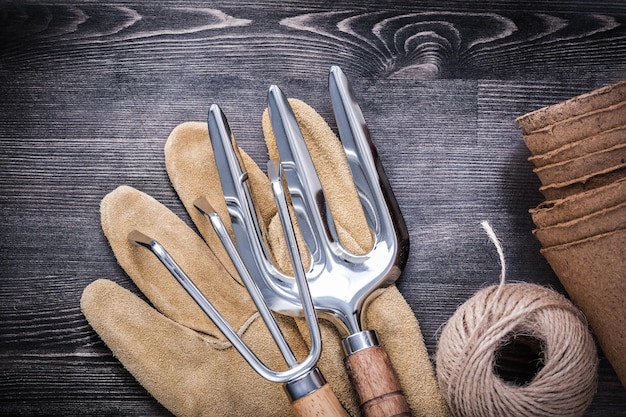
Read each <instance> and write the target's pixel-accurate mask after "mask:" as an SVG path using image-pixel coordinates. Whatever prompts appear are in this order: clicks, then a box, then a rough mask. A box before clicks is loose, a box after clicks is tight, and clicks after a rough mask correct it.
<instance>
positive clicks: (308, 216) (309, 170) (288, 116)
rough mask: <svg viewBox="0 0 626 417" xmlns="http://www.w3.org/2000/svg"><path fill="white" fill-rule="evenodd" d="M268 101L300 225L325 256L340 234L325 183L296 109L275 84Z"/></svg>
mask: <svg viewBox="0 0 626 417" xmlns="http://www.w3.org/2000/svg"><path fill="white" fill-rule="evenodd" d="M267 101H268V110H269V116H270V121H271V124H272V129H273V130H274V136H275V139H276V145H277V147H278V153H279V155H280V163H281V168H282V172H283V176H284V177H285V179H286V182H287V189H288V191H289V195H290V197H291V202H292V204H293V207H294V211H295V212H296V217H297V221H298V225H299V227H300V230H301V232H302V235H303V238H304V240H305V242H306V244H307V246H308V247H309V251H310V253H311V255H312V256H313V257H314V258H316V257H318V256H323V249H325V248H328V247H330V246H334V245H336V244H337V242H338V238H337V232H336V230H335V225H334V222H333V219H332V215H331V213H330V210H329V207H328V203H327V201H326V198H325V196H324V192H323V190H322V184H321V182H320V180H319V177H318V175H317V171H316V170H315V166H314V164H313V160H312V159H311V155H310V154H309V150H308V148H307V146H306V142H305V141H304V137H303V136H302V132H301V131H300V127H299V126H298V122H297V120H296V117H295V115H294V113H293V110H292V109H291V106H290V105H289V102H288V100H287V98H286V97H285V95H284V94H283V92H282V91H281V90H280V88H278V87H277V86H275V85H272V86H271V87H270V89H269V93H268V99H267Z"/></svg>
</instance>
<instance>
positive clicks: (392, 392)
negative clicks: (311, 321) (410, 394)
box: [344, 346, 411, 417]
mask: <svg viewBox="0 0 626 417" xmlns="http://www.w3.org/2000/svg"><path fill="white" fill-rule="evenodd" d="M344 361H345V365H346V369H347V370H348V375H349V376H350V379H351V380H352V385H353V386H354V389H355V390H356V393H357V396H358V400H359V404H360V406H361V411H362V412H363V415H365V417H391V416H408V417H410V416H411V411H410V409H409V405H408V404H407V402H406V398H404V394H403V393H402V388H401V387H400V383H399V382H398V378H397V376H396V373H395V371H394V369H393V365H392V364H391V361H390V360H389V356H387V352H385V350H384V349H383V348H382V347H380V346H372V347H368V348H366V349H362V350H359V351H357V352H355V353H353V354H351V355H349V356H346V358H345V359H344Z"/></svg>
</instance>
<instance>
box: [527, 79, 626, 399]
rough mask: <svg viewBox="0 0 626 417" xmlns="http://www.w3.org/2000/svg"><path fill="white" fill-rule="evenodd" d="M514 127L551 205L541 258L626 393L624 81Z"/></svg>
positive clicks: (538, 211) (540, 213)
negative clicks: (580, 314)
mask: <svg viewBox="0 0 626 417" xmlns="http://www.w3.org/2000/svg"><path fill="white" fill-rule="evenodd" d="M517 123H518V125H519V126H520V128H521V129H522V133H523V137H524V142H525V143H526V146H527V147H528V149H529V150H530V151H531V153H532V156H531V157H530V158H529V160H530V161H532V162H533V164H534V165H535V169H534V172H535V173H536V174H537V176H538V177H539V179H540V181H541V184H542V186H541V188H540V191H541V193H542V194H543V195H544V197H545V198H546V201H545V202H543V203H542V204H540V205H539V206H538V207H537V208H534V209H532V210H531V211H530V212H531V215H532V218H533V221H534V223H535V225H536V229H535V230H534V231H533V233H534V234H535V236H536V237H537V239H538V240H539V241H540V242H541V245H542V249H541V253H542V254H543V255H544V256H545V258H546V259H547V260H548V262H549V263H550V266H551V267H552V269H553V270H554V272H555V273H556V275H557V276H558V277H559V280H560V281H561V283H562V284H563V286H564V288H565V290H566V291H567V292H568V294H569V296H570V297H571V298H572V300H573V301H574V302H575V303H576V304H577V305H578V306H579V307H580V308H581V310H582V311H583V312H584V313H585V315H586V316H587V319H588V321H589V325H590V327H591V329H592V331H593V332H594V334H595V335H596V337H597V339H598V343H599V345H600V347H601V348H602V350H603V352H604V354H605V356H606V357H607V358H608V360H609V361H610V362H611V364H612V365H613V368H614V369H615V371H616V372H617V375H618V377H619V378H620V381H621V382H622V384H623V385H624V386H625V387H626V80H625V81H622V82H619V83H617V84H613V85H610V86H607V87H603V88H600V89H598V90H595V91H592V92H590V93H587V94H584V95H581V96H578V97H575V98H572V99H570V100H567V101H564V102H562V103H559V104H556V105H554V106H549V107H545V108H543V109H540V110H537V111H534V112H532V113H529V114H526V115H524V116H522V117H519V118H518V119H517Z"/></svg>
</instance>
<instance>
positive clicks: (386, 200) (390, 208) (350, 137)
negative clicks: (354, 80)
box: [328, 66, 409, 266]
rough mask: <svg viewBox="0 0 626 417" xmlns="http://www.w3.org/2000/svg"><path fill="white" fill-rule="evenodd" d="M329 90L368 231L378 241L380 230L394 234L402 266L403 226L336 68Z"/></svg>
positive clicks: (356, 109) (344, 80)
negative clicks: (399, 249)
mask: <svg viewBox="0 0 626 417" xmlns="http://www.w3.org/2000/svg"><path fill="white" fill-rule="evenodd" d="M328 89H329V92H330V97H331V102H332V105H333V111H334V113H335V120H336V122H337V129H338V130H339V136H340V139H341V143H342V145H343V147H344V149H345V150H346V156H347V158H348V164H349V165H350V170H351V171H352V177H353V178H354V182H355V184H356V187H357V190H358V192H359V196H360V197H361V203H362V205H363V208H364V210H365V213H366V217H367V219H368V222H370V228H371V229H372V230H373V232H374V234H375V236H376V237H377V238H380V236H381V233H383V230H389V229H392V230H395V233H396V238H397V240H398V242H399V243H400V247H401V248H402V249H403V250H401V251H400V254H399V258H400V259H399V261H400V263H401V264H402V266H404V263H405V262H406V257H407V254H408V251H409V250H408V246H409V235H408V231H407V228H406V223H405V222H404V217H403V216H402V212H401V211H400V206H399V204H398V201H397V200H396V197H395V196H394V194H393V191H392V189H391V185H390V183H389V179H388V178H387V175H386V174H385V170H384V169H383V165H382V163H381V161H380V158H379V156H378V151H377V150H376V147H375V146H374V142H373V141H372V139H371V136H370V132H369V129H368V127H367V123H366V122H365V118H364V117H363V113H362V112H361V108H360V107H359V105H358V103H357V101H356V98H355V97H354V94H353V92H352V89H351V88H350V84H349V82H348V79H347V78H346V76H345V74H344V73H343V71H342V70H341V68H339V67H338V66H333V67H331V70H330V75H329V80H328ZM382 223H385V224H382Z"/></svg>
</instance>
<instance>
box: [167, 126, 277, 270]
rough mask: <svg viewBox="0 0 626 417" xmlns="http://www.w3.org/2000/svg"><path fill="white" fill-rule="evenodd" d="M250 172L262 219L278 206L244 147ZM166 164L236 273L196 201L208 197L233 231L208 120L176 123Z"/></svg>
mask: <svg viewBox="0 0 626 417" xmlns="http://www.w3.org/2000/svg"><path fill="white" fill-rule="evenodd" d="M239 151H240V154H241V157H242V159H243V162H244V165H245V168H246V170H247V172H248V181H249V188H250V190H251V193H252V198H253V199H254V202H255V207H256V209H257V212H258V213H259V214H260V216H261V219H262V221H268V222H269V219H271V218H273V217H274V216H275V215H276V206H275V204H274V198H273V195H272V191H271V187H270V184H269V180H268V178H267V177H266V176H265V175H264V174H263V172H262V171H261V169H260V168H259V167H258V166H257V165H256V163H255V162H254V161H253V160H252V158H250V157H249V156H248V154H246V153H245V152H244V151H243V150H242V149H240V150H239ZM165 166H166V169H167V173H168V175H169V178H170V182H171V183H172V185H173V186H174V189H175V190H176V193H177V194H178V196H179V198H180V200H181V201H182V203H183V205H184V206H185V208H186V209H187V212H188V213H189V215H190V217H191V219H192V221H193V222H194V224H195V225H196V227H197V228H198V231H199V232H200V234H201V235H202V236H203V237H204V239H205V240H206V242H207V244H208V245H209V247H210V248H211V249H212V250H213V251H214V252H215V253H216V255H217V256H218V258H219V259H220V260H221V261H222V263H223V264H225V265H227V268H229V271H230V273H231V275H232V276H237V273H236V271H235V269H234V267H233V266H232V263H231V261H230V258H229V257H228V255H227V254H226V252H225V251H224V249H223V247H222V244H221V242H220V240H219V238H218V237H217V235H216V234H215V232H214V231H213V228H212V227H211V225H210V223H209V222H208V221H207V220H206V218H204V215H203V214H202V213H200V212H199V211H198V210H197V209H196V208H195V207H194V205H193V202H194V201H195V200H196V199H197V198H199V197H206V198H207V199H208V200H209V203H211V205H212V206H213V208H214V209H215V210H216V211H217V213H218V214H219V216H220V217H221V218H222V221H223V222H224V224H225V225H226V227H227V229H228V230H229V231H230V232H231V235H232V228H231V221H230V215H229V214H228V209H227V208H226V202H225V200H224V193H223V192H222V186H221V184H220V179H219V174H218V171H217V165H216V163H215V157H214V156H213V148H212V147H211V142H210V140H209V134H208V128H207V124H206V123H198V122H187V123H183V124H181V125H179V126H177V127H176V128H175V129H174V130H173V131H172V133H171V134H170V136H169V138H168V140H167V143H166V145H165Z"/></svg>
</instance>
